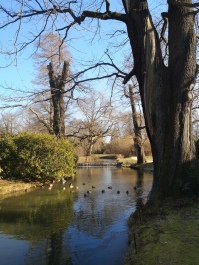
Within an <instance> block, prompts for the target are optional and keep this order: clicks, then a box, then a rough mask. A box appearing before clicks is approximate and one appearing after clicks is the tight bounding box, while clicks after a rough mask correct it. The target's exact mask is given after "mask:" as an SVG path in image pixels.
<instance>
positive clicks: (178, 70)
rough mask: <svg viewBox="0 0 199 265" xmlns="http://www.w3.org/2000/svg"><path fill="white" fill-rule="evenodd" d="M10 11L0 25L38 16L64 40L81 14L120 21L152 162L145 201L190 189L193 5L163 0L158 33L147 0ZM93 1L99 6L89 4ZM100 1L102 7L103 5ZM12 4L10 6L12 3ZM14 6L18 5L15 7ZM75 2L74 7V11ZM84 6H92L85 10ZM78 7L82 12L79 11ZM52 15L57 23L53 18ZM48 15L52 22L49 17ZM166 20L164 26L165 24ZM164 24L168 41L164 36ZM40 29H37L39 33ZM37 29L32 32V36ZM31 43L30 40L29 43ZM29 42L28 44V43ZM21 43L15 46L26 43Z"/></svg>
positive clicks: (21, 6) (50, 4)
mask: <svg viewBox="0 0 199 265" xmlns="http://www.w3.org/2000/svg"><path fill="white" fill-rule="evenodd" d="M15 3H16V4H17V5H16V6H15V8H16V9H15V10H14V11H13V10H12V9H8V8H7V7H8V4H6V5H5V6H3V5H2V6H1V7H0V9H1V12H2V13H4V14H5V20H4V22H2V23H1V26H0V29H4V28H6V27H7V26H9V25H12V24H13V23H19V28H18V31H17V34H16V38H15V41H14V44H15V47H17V44H19V43H18V42H17V38H18V33H19V31H20V25H21V23H22V22H23V21H24V22H27V21H29V20H30V19H36V18H37V17H42V18H43V20H44V21H45V22H44V24H43V25H44V27H43V28H42V30H45V27H46V25H47V23H48V21H49V20H51V21H53V25H56V26H58V23H60V19H61V18H64V19H63V23H64V24H63V25H62V26H61V27H57V28H58V29H59V30H60V31H65V36H64V39H66V38H67V36H68V33H69V31H70V29H72V28H73V27H74V25H81V24H82V23H86V20H87V18H94V19H99V20H116V21H118V22H121V23H124V24H125V25H126V29H127V34H128V39H129V42H130V45H131V49H132V54H133V58H134V65H133V67H132V71H130V73H129V74H128V75H125V76H123V77H124V83H126V82H127V81H128V80H129V79H130V78H131V77H132V76H133V75H135V76H136V78H137V80H138V84H139V90H140V95H141V101H142V105H143V113H144V117H145V124H146V129H147V133H148V137H149V139H150V142H151V146H152V152H153V161H154V181H153V187H152V192H151V199H153V198H163V197H167V196H170V195H172V196H180V195H181V193H182V190H183V187H184V185H188V184H190V185H189V187H190V190H191V188H192V187H191V179H190V168H191V166H192V165H193V163H192V162H194V161H195V147H194V139H193V131H192V123H191V122H192V113H191V109H192V102H193V95H192V90H193V87H194V84H195V80H196V76H197V73H198V67H197V64H196V33H195V30H194V22H195V18H196V15H197V13H198V7H199V3H197V2H196V3H193V1H192V0H181V1H176V0H168V1H167V4H168V12H164V13H162V16H163V18H164V24H163V25H164V27H163V31H162V34H161V36H159V35H158V33H157V30H156V28H155V26H154V23H153V18H152V16H151V13H150V10H149V8H148V1H147V0H122V1H120V3H121V4H122V5H123V8H124V9H123V10H124V11H123V12H122V13H121V10H122V9H121V6H120V9H119V10H116V12H115V11H111V4H110V1H108V0H105V1H94V2H92V3H90V6H89V3H87V2H86V4H88V5H87V6H85V9H84V10H83V9H82V8H83V7H82V2H80V3H77V2H73V1H72V2H71V1H66V2H64V3H63V2H62V1H60V2H59V1H41V2H38V1H31V2H30V1H28V2H26V1H23V2H22V3H21V2H20V1H15ZM98 3H99V8H98V9H97V8H96V7H95V5H96V4H98ZM103 4H104V5H103ZM13 6H14V5H13ZM17 6H18V9H17ZM75 6H77V7H78V8H79V7H80V8H79V10H75V9H74V8H75ZM88 7H89V8H90V9H92V8H93V9H92V10H88ZM82 10H83V11H82ZM56 18H58V19H57V24H56V22H55V20H56ZM53 19H54V20H53ZM167 22H168V25H167ZM167 26H168V40H167V39H166V37H165V32H166V27H167ZM40 32H41V31H40ZM40 32H39V33H38V34H37V35H36V36H35V35H34V36H35V38H37V37H38V36H39V34H40ZM161 40H163V41H165V42H166V44H167V45H168V60H167V62H165V61H164V56H163V53H162V49H161ZM32 41H34V39H33V40H31V42H32ZM29 43H30V42H29ZM27 45H28V42H26V43H24V44H23V45H21V46H20V47H19V46H18V50H21V49H23V48H24V46H27Z"/></svg>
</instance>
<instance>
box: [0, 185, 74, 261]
mask: <svg viewBox="0 0 199 265" xmlns="http://www.w3.org/2000/svg"><path fill="white" fill-rule="evenodd" d="M33 194H34V195H32V194H31V193H30V194H24V195H22V196H18V197H13V198H11V197H10V198H7V199H5V200H4V201H2V202H1V209H0V227H1V231H3V233H4V234H9V235H11V236H12V237H13V238H20V239H21V238H23V239H26V240H29V242H30V245H31V247H30V248H29V251H28V253H27V255H26V261H25V262H26V264H35V263H34V262H35V260H38V262H39V263H40V264H42V262H41V261H40V259H41V252H42V253H43V259H44V260H45V262H44V261H43V262H44V264H49V265H51V264H52V265H53V264H61V259H62V240H63V234H64V232H65V230H66V229H67V227H68V224H69V223H70V222H71V221H72V220H73V196H71V194H70V192H69V191H68V192H67V191H64V192H63V191H62V190H54V191H53V192H52V193H51V191H49V190H42V191H38V192H35V193H33ZM38 245H39V248H38ZM44 253H45V254H44ZM45 255H46V257H45ZM68 264H69V263H68Z"/></svg>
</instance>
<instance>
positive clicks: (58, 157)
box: [0, 133, 77, 179]
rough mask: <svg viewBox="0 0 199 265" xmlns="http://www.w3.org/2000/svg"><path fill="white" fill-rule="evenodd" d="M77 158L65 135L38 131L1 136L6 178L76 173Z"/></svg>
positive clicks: (1, 162) (0, 151) (0, 152)
mask: <svg viewBox="0 0 199 265" xmlns="http://www.w3.org/2000/svg"><path fill="white" fill-rule="evenodd" d="M76 160H77V159H76V157H75V155H74V150H73V146H72V145H71V144H70V143H69V141H68V140H66V139H57V138H56V137H55V136H52V135H49V134H39V133H20V134H18V135H11V134H4V135H1V136H0V168H1V169H2V172H1V175H2V176H3V177H4V178H30V179H57V178H58V179H60V178H63V177H67V176H72V175H74V173H75V166H76Z"/></svg>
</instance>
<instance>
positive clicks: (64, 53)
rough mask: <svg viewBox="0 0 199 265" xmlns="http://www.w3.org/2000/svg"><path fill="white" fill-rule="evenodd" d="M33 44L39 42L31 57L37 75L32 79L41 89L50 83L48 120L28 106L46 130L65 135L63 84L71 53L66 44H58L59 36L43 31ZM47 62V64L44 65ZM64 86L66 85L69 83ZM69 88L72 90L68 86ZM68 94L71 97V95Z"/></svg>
mask: <svg viewBox="0 0 199 265" xmlns="http://www.w3.org/2000/svg"><path fill="white" fill-rule="evenodd" d="M36 46H38V52H37V53H36V54H35V57H34V58H35V63H36V69H37V79H36V81H34V83H36V84H37V85H39V86H42V89H43V90H47V88H48V87H49V85H50V93H49V92H46V100H47V99H48V100H49V121H45V120H44V119H43V118H42V117H41V116H40V115H39V114H38V113H37V112H36V111H35V110H33V108H30V110H31V111H32V112H33V113H35V115H36V116H37V118H38V120H39V121H40V122H41V123H42V124H43V125H44V126H45V127H46V128H47V129H48V131H49V133H51V134H55V135H56V136H58V137H61V136H64V135H65V112H66V106H67V103H66V102H65V98H66V94H67V93H66V84H67V81H68V79H69V73H70V71H69V62H70V60H71V59H70V53H69V52H68V50H67V48H66V46H65V45H61V39H60V37H59V36H58V35H55V34H52V33H48V34H44V36H42V38H41V40H40V41H39V42H38V43H37V44H36ZM47 62H49V64H48V65H46V64H47ZM67 86H68V87H69V83H68V84H67ZM47 91H48V90H47ZM69 91H70V93H71V90H70V88H69ZM67 96H68V97H69V98H70V97H71V95H70V96H69V95H67ZM68 100H69V99H68Z"/></svg>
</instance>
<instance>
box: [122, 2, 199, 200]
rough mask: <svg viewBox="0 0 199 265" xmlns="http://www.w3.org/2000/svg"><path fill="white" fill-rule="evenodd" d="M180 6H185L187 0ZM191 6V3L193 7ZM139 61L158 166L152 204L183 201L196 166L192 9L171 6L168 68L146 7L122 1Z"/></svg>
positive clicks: (137, 68) (137, 67)
mask: <svg viewBox="0 0 199 265" xmlns="http://www.w3.org/2000/svg"><path fill="white" fill-rule="evenodd" d="M181 2H184V3H185V0H182V1H181ZM191 2H192V1H191V0H188V1H187V0H186V3H191ZM123 3H124V6H125V10H126V13H127V14H128V15H129V19H128V22H127V30H128V35H129V39H130V43H131V47H132V52H133V56H134V71H135V74H136V77H137V80H138V83H139V88H140V94H141V100H142V105H143V111H144V116H145V123H146V128H147V133H148V136H149V139H150V142H151V147H152V153H153V161H154V182H153V187H152V192H151V198H156V197H166V196H169V195H171V194H172V195H176V196H177V195H179V194H180V191H181V189H182V186H183V183H184V184H185V183H186V182H188V176H187V175H186V174H184V175H183V172H186V170H184V168H186V167H189V166H190V163H191V161H192V160H194V154H195V148H194V141H193V136H192V126H191V105H192V93H191V89H192V88H193V83H194V81H195V75H196V36H195V33H194V15H193V10H192V8H190V7H183V6H172V5H170V6H169V10H168V20H169V40H168V42H169V62H168V67H167V66H165V65H164V62H163V58H162V53H161V49H160V41H159V37H158V34H157V32H156V29H155V27H154V25H153V22H152V19H151V16H150V13H149V10H148V6H147V1H143V0H125V1H123Z"/></svg>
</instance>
